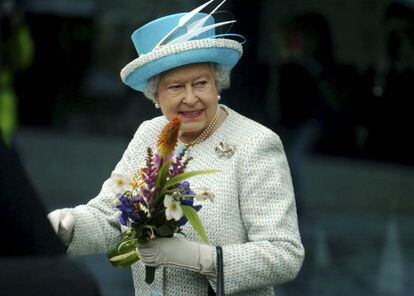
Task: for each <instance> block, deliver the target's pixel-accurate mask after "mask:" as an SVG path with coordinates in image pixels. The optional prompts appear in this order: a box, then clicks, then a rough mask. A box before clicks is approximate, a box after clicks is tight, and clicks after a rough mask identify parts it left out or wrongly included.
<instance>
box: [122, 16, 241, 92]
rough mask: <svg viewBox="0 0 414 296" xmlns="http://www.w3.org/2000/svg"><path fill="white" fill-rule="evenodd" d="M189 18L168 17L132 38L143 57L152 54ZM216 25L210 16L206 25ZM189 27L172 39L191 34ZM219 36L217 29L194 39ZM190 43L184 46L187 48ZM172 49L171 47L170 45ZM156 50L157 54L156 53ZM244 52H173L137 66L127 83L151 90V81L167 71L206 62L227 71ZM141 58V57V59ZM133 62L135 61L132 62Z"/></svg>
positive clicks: (136, 32) (149, 24) (199, 49)
mask: <svg viewBox="0 0 414 296" xmlns="http://www.w3.org/2000/svg"><path fill="white" fill-rule="evenodd" d="M183 15H185V13H178V14H173V15H168V16H165V17H162V18H159V19H156V20H154V21H152V22H150V23H148V24H146V25H144V26H142V27H141V28H139V29H137V30H136V31H135V32H134V33H133V34H132V36H131V38H132V42H133V44H134V46H135V49H136V51H137V53H138V55H139V56H141V55H144V54H147V53H150V52H152V51H153V50H154V48H155V47H156V45H157V44H158V43H159V42H160V41H161V40H162V39H163V38H164V36H166V35H167V34H168V33H169V32H170V31H171V30H173V29H174V28H175V27H176V26H177V24H178V21H179V19H180V18H181V17H182V16H183ZM206 15H207V14H204V13H198V14H196V15H195V16H194V17H193V19H192V20H191V21H192V22H193V21H196V20H198V19H201V18H202V17H205V16H206ZM211 24H214V18H213V17H211V16H210V17H209V18H208V20H207V22H206V24H205V26H208V25H211ZM186 28H187V27H186V26H184V28H182V29H180V30H179V31H177V32H176V33H175V34H174V35H173V36H172V40H173V39H176V38H177V37H180V36H182V35H183V34H185V33H187V29H186ZM214 37H215V30H214V29H211V30H209V31H206V32H203V33H201V34H200V35H198V36H195V37H193V38H192V39H191V40H200V39H209V38H214ZM185 43H186V42H183V43H181V44H183V45H185ZM166 46H168V45H166ZM156 50H157V49H155V50H154V51H156ZM240 56H241V53H240V52H239V51H237V50H235V49H234V48H230V47H229V48H226V47H208V48H192V47H191V46H189V47H188V50H185V51H180V52H172V53H171V54H169V55H166V56H163V57H161V58H154V59H153V60H151V61H149V62H147V63H145V64H144V65H142V66H139V67H136V68H135V69H134V70H133V71H132V72H131V73H130V74H129V75H128V76H127V77H126V78H124V82H125V84H127V85H128V86H130V87H131V88H133V89H135V90H137V91H142V92H143V91H144V90H145V89H146V87H147V84H148V80H149V79H150V78H151V77H153V76H155V75H158V74H160V73H162V72H165V71H167V70H170V69H173V68H176V67H179V66H183V65H188V64H194V63H202V62H213V63H217V64H220V65H222V66H224V67H225V68H228V69H231V68H233V67H234V66H235V65H236V64H237V62H238V60H239V59H240ZM138 59H139V58H138ZM131 63H133V62H131Z"/></svg>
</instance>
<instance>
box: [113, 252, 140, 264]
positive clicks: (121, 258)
mask: <svg viewBox="0 0 414 296" xmlns="http://www.w3.org/2000/svg"><path fill="white" fill-rule="evenodd" d="M108 258H109V261H110V262H111V264H112V265H113V266H115V267H129V266H131V265H132V264H134V263H135V262H137V261H138V260H139V256H138V252H137V250H136V249H133V250H131V251H129V252H128V253H125V254H119V255H115V256H112V257H111V256H110V255H109V254H108Z"/></svg>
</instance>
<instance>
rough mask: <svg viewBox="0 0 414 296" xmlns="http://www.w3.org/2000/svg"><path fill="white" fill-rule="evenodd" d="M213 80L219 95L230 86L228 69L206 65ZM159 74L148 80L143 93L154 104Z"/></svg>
mask: <svg viewBox="0 0 414 296" xmlns="http://www.w3.org/2000/svg"><path fill="white" fill-rule="evenodd" d="M208 64H209V66H210V68H211V70H212V72H213V75H214V78H215V80H216V87H217V92H218V93H220V92H221V91H222V90H223V89H226V88H229V86H230V72H231V70H230V69H227V68H224V67H222V66H221V65H219V64H216V63H208ZM160 77H161V74H158V75H156V76H154V77H152V78H150V80H148V84H147V88H146V89H145V91H144V95H145V97H147V98H148V99H150V100H151V101H152V102H154V103H155V94H156V93H157V87H158V83H159V82H160Z"/></svg>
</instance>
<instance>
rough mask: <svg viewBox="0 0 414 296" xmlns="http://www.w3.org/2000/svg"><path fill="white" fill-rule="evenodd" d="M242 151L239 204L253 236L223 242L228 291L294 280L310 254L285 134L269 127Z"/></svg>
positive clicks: (248, 232)
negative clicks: (300, 225) (302, 230)
mask: <svg viewBox="0 0 414 296" xmlns="http://www.w3.org/2000/svg"><path fill="white" fill-rule="evenodd" d="M245 148H246V147H245ZM241 156H242V157H241V158H242V159H241V160H240V164H241V165H240V167H239V170H238V171H239V172H240V174H239V176H240V178H239V180H238V183H239V187H240V191H239V192H240V195H239V206H240V212H241V217H242V223H243V226H244V229H245V231H246V234H247V242H246V243H243V244H234V245H224V246H222V247H223V257H224V283H225V290H226V294H233V293H238V292H242V291H246V290H251V289H256V288H260V287H264V286H272V285H277V284H281V283H284V282H288V281H291V280H293V279H294V278H295V277H296V275H297V274H298V272H299V270H300V268H301V266H302V262H303V258H304V248H303V246H302V243H301V239H300V235H299V230H298V222H297V213H296V204H295V199H294V193H293V186H292V181H291V176H290V170H289V166H288V163H287V160H286V156H285V153H284V150H283V146H282V143H281V141H280V139H279V137H278V136H277V135H276V134H274V133H272V132H270V131H268V132H267V133H265V134H263V135H261V136H260V137H259V138H258V139H257V141H255V144H252V145H249V147H247V149H245V151H243V153H242V155H241ZM215 256H216V254H214V258H215ZM212 285H213V287H215V283H214V282H213V283H212Z"/></svg>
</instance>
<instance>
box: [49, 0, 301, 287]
mask: <svg viewBox="0 0 414 296" xmlns="http://www.w3.org/2000/svg"><path fill="white" fill-rule="evenodd" d="M210 2H211V1H210ZM210 2H208V3H210ZM208 3H207V4H208ZM204 6H205V5H203V7H204ZM203 7H201V8H203ZM201 8H198V9H196V10H194V11H193V12H190V13H182V14H174V15H169V16H166V17H163V18H160V19H157V20H155V21H152V22H150V23H148V24H146V25H145V26H143V27H141V28H139V29H138V30H137V31H135V32H134V33H133V35H132V40H133V42H134V45H135V47H136V49H137V51H138V54H139V57H138V58H137V59H135V60H134V61H132V62H131V63H129V64H128V65H127V66H126V67H125V68H124V69H123V70H122V72H121V76H122V79H123V81H124V82H125V83H126V84H127V85H129V86H130V87H132V88H133V89H135V90H137V91H141V92H144V94H145V95H146V96H147V97H148V98H149V99H151V100H152V101H153V102H154V104H155V106H156V108H160V109H161V112H162V114H163V116H160V117H157V118H154V119H152V120H149V121H145V122H143V123H142V124H141V125H140V127H139V128H138V130H137V132H136V134H135V136H134V138H133V139H132V141H131V142H130V144H129V146H128V148H127V149H126V151H125V153H124V155H123V157H122V159H121V161H120V162H119V163H118V165H117V166H116V167H115V169H114V171H113V174H121V175H133V174H134V173H135V172H136V171H137V170H138V169H139V167H140V165H141V164H142V163H143V161H144V158H145V156H146V149H147V147H148V146H154V145H155V141H156V138H157V135H158V134H159V132H160V131H161V129H162V128H163V126H164V125H165V124H166V122H167V121H168V120H169V119H171V118H173V117H174V116H176V115H177V114H179V115H180V116H181V118H182V124H181V127H180V135H179V145H185V146H186V147H187V148H188V153H189V155H190V156H192V157H193V158H194V159H193V160H192V162H190V164H189V167H188V170H189V171H192V170H203V169H211V168H214V169H217V170H220V173H217V174H212V175H202V176H199V177H194V178H192V179H191V180H192V181H191V184H192V186H195V187H207V188H209V189H211V191H212V192H214V194H215V202H214V203H207V204H205V205H204V206H203V209H202V210H201V211H200V212H199V215H200V219H201V221H203V224H204V228H205V231H206V233H207V236H208V238H209V241H210V245H206V244H203V243H201V241H200V238H199V236H198V235H197V233H196V232H195V231H194V230H193V229H192V228H191V226H189V225H186V226H184V232H185V233H186V237H185V238H177V237H173V238H158V239H155V240H153V241H151V242H150V243H147V244H142V245H139V246H138V252H139V254H140V257H141V260H140V261H139V262H138V263H136V264H134V265H133V266H132V273H133V278H134V284H135V290H136V295H153V294H154V293H155V294H156V293H158V294H160V295H208V293H210V294H211V291H212V289H211V287H215V281H216V277H217V266H216V256H217V249H216V246H221V247H222V250H223V258H224V260H223V261H224V282H225V291H226V294H234V295H273V288H272V286H273V285H277V284H281V283H284V282H287V281H290V280H292V279H294V278H295V276H296V275H297V273H298V272H299V270H300V267H301V264H302V261H303V257H304V249H303V246H302V244H301V240H300V235H299V231H298V225H297V215H296V206H295V200H294V195H293V188H292V183H291V176H290V171H289V167H288V164H287V161H286V157H285V154H284V151H283V147H282V143H281V141H280V139H279V137H278V136H277V135H276V134H275V133H273V132H272V131H271V130H269V129H267V128H265V127H263V126H262V125H260V124H258V123H256V122H254V121H252V120H250V119H248V118H246V117H244V116H242V115H240V114H238V113H237V112H235V111H233V110H232V109H230V108H229V107H227V106H224V105H220V104H219V100H220V91H221V90H222V89H223V88H226V87H228V86H229V74H230V70H231V69H232V68H233V67H234V66H235V65H236V63H237V61H238V60H239V58H240V57H241V55H242V46H241V44H240V43H239V42H237V41H234V40H231V39H228V38H226V37H228V36H223V35H220V36H217V35H215V30H214V27H215V26H220V25H221V24H220V23H219V24H215V23H214V19H213V17H211V15H208V14H204V13H200V12H199V11H200V10H201ZM113 187H114V185H113V183H112V182H110V181H109V180H108V181H106V182H105V183H104V184H103V187H102V190H101V192H100V193H99V195H98V196H97V197H95V198H94V199H92V200H91V201H90V202H88V204H86V205H81V206H77V207H75V208H73V209H61V210H56V211H54V212H52V213H51V214H49V219H50V221H51V223H52V225H53V226H54V227H55V229H56V231H58V234H59V235H60V236H61V238H62V239H63V240H64V241H65V242H66V243H67V245H68V251H69V252H71V253H74V254H87V253H97V252H108V251H109V250H110V249H112V248H113V247H114V246H115V245H116V243H117V242H118V240H119V235H120V226H119V222H118V216H119V214H118V213H119V211H117V210H116V209H115V208H114V206H113V205H112V199H113V196H114V188H113ZM145 265H148V266H156V267H157V269H156V273H155V280H154V282H153V283H152V284H150V285H149V284H146V283H145V281H144V277H145ZM208 291H210V292H208Z"/></svg>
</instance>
